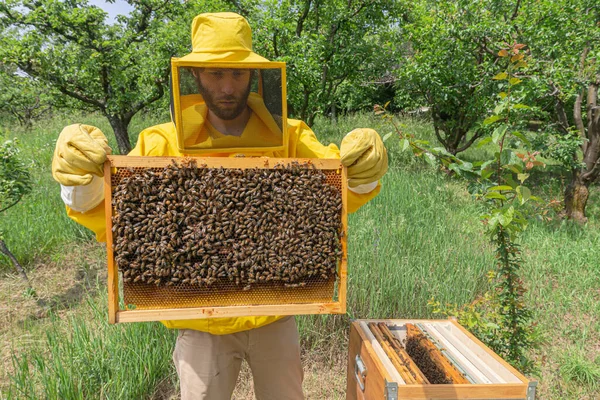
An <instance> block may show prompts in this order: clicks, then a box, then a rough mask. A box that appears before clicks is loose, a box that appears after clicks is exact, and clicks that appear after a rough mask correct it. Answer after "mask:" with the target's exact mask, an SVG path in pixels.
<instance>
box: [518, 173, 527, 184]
mask: <svg viewBox="0 0 600 400" xmlns="http://www.w3.org/2000/svg"><path fill="white" fill-rule="evenodd" d="M527 178H529V174H517V179H518V180H519V182H521V183H523V182H525V181H526V180H527Z"/></svg>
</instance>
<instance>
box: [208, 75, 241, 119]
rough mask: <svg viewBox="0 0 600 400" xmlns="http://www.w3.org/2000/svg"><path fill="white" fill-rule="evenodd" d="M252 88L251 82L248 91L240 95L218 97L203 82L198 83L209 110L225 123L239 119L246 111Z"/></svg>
mask: <svg viewBox="0 0 600 400" xmlns="http://www.w3.org/2000/svg"><path fill="white" fill-rule="evenodd" d="M250 86H251V82H248V87H247V88H246V90H245V91H244V92H243V93H241V94H239V95H235V94H233V95H222V96H216V95H214V94H213V93H211V92H210V91H209V90H207V89H206V88H205V87H204V86H203V85H202V82H200V81H198V89H199V91H200V94H201V95H202V97H203V98H204V102H205V103H206V105H207V106H208V109H209V110H210V111H212V112H213V113H214V114H215V115H216V116H217V117H219V118H220V119H222V120H225V121H230V120H233V119H235V118H237V117H238V116H239V115H240V114H241V113H242V112H243V111H244V110H245V109H246V107H247V103H248V96H249V95H250ZM222 102H227V103H228V104H222Z"/></svg>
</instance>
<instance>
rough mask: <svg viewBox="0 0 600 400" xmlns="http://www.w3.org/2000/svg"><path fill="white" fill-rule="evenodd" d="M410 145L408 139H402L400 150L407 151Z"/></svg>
mask: <svg viewBox="0 0 600 400" xmlns="http://www.w3.org/2000/svg"><path fill="white" fill-rule="evenodd" d="M408 146H410V142H409V141H408V139H402V140H401V141H400V151H406V149H408Z"/></svg>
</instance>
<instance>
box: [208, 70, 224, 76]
mask: <svg viewBox="0 0 600 400" xmlns="http://www.w3.org/2000/svg"><path fill="white" fill-rule="evenodd" d="M210 75H211V76H212V77H214V78H221V77H222V76H223V73H222V72H217V71H215V72H211V73H210Z"/></svg>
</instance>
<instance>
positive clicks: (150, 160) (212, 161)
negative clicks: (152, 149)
mask: <svg viewBox="0 0 600 400" xmlns="http://www.w3.org/2000/svg"><path fill="white" fill-rule="evenodd" d="M108 160H109V161H110V163H111V166H113V167H131V168H135V167H140V168H163V167H166V166H167V165H170V164H172V162H173V160H176V161H178V162H180V161H184V160H194V161H196V163H197V165H198V167H200V166H203V167H206V168H221V167H223V168H240V169H242V168H259V169H271V168H275V166H276V165H278V164H284V165H288V164H289V163H290V162H292V161H297V162H298V163H300V164H304V163H308V164H312V165H314V166H315V168H317V169H333V170H336V169H339V170H340V171H339V172H340V173H342V169H343V167H342V164H341V162H340V160H339V159H334V158H271V157H154V156H153V157H148V156H108Z"/></svg>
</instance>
